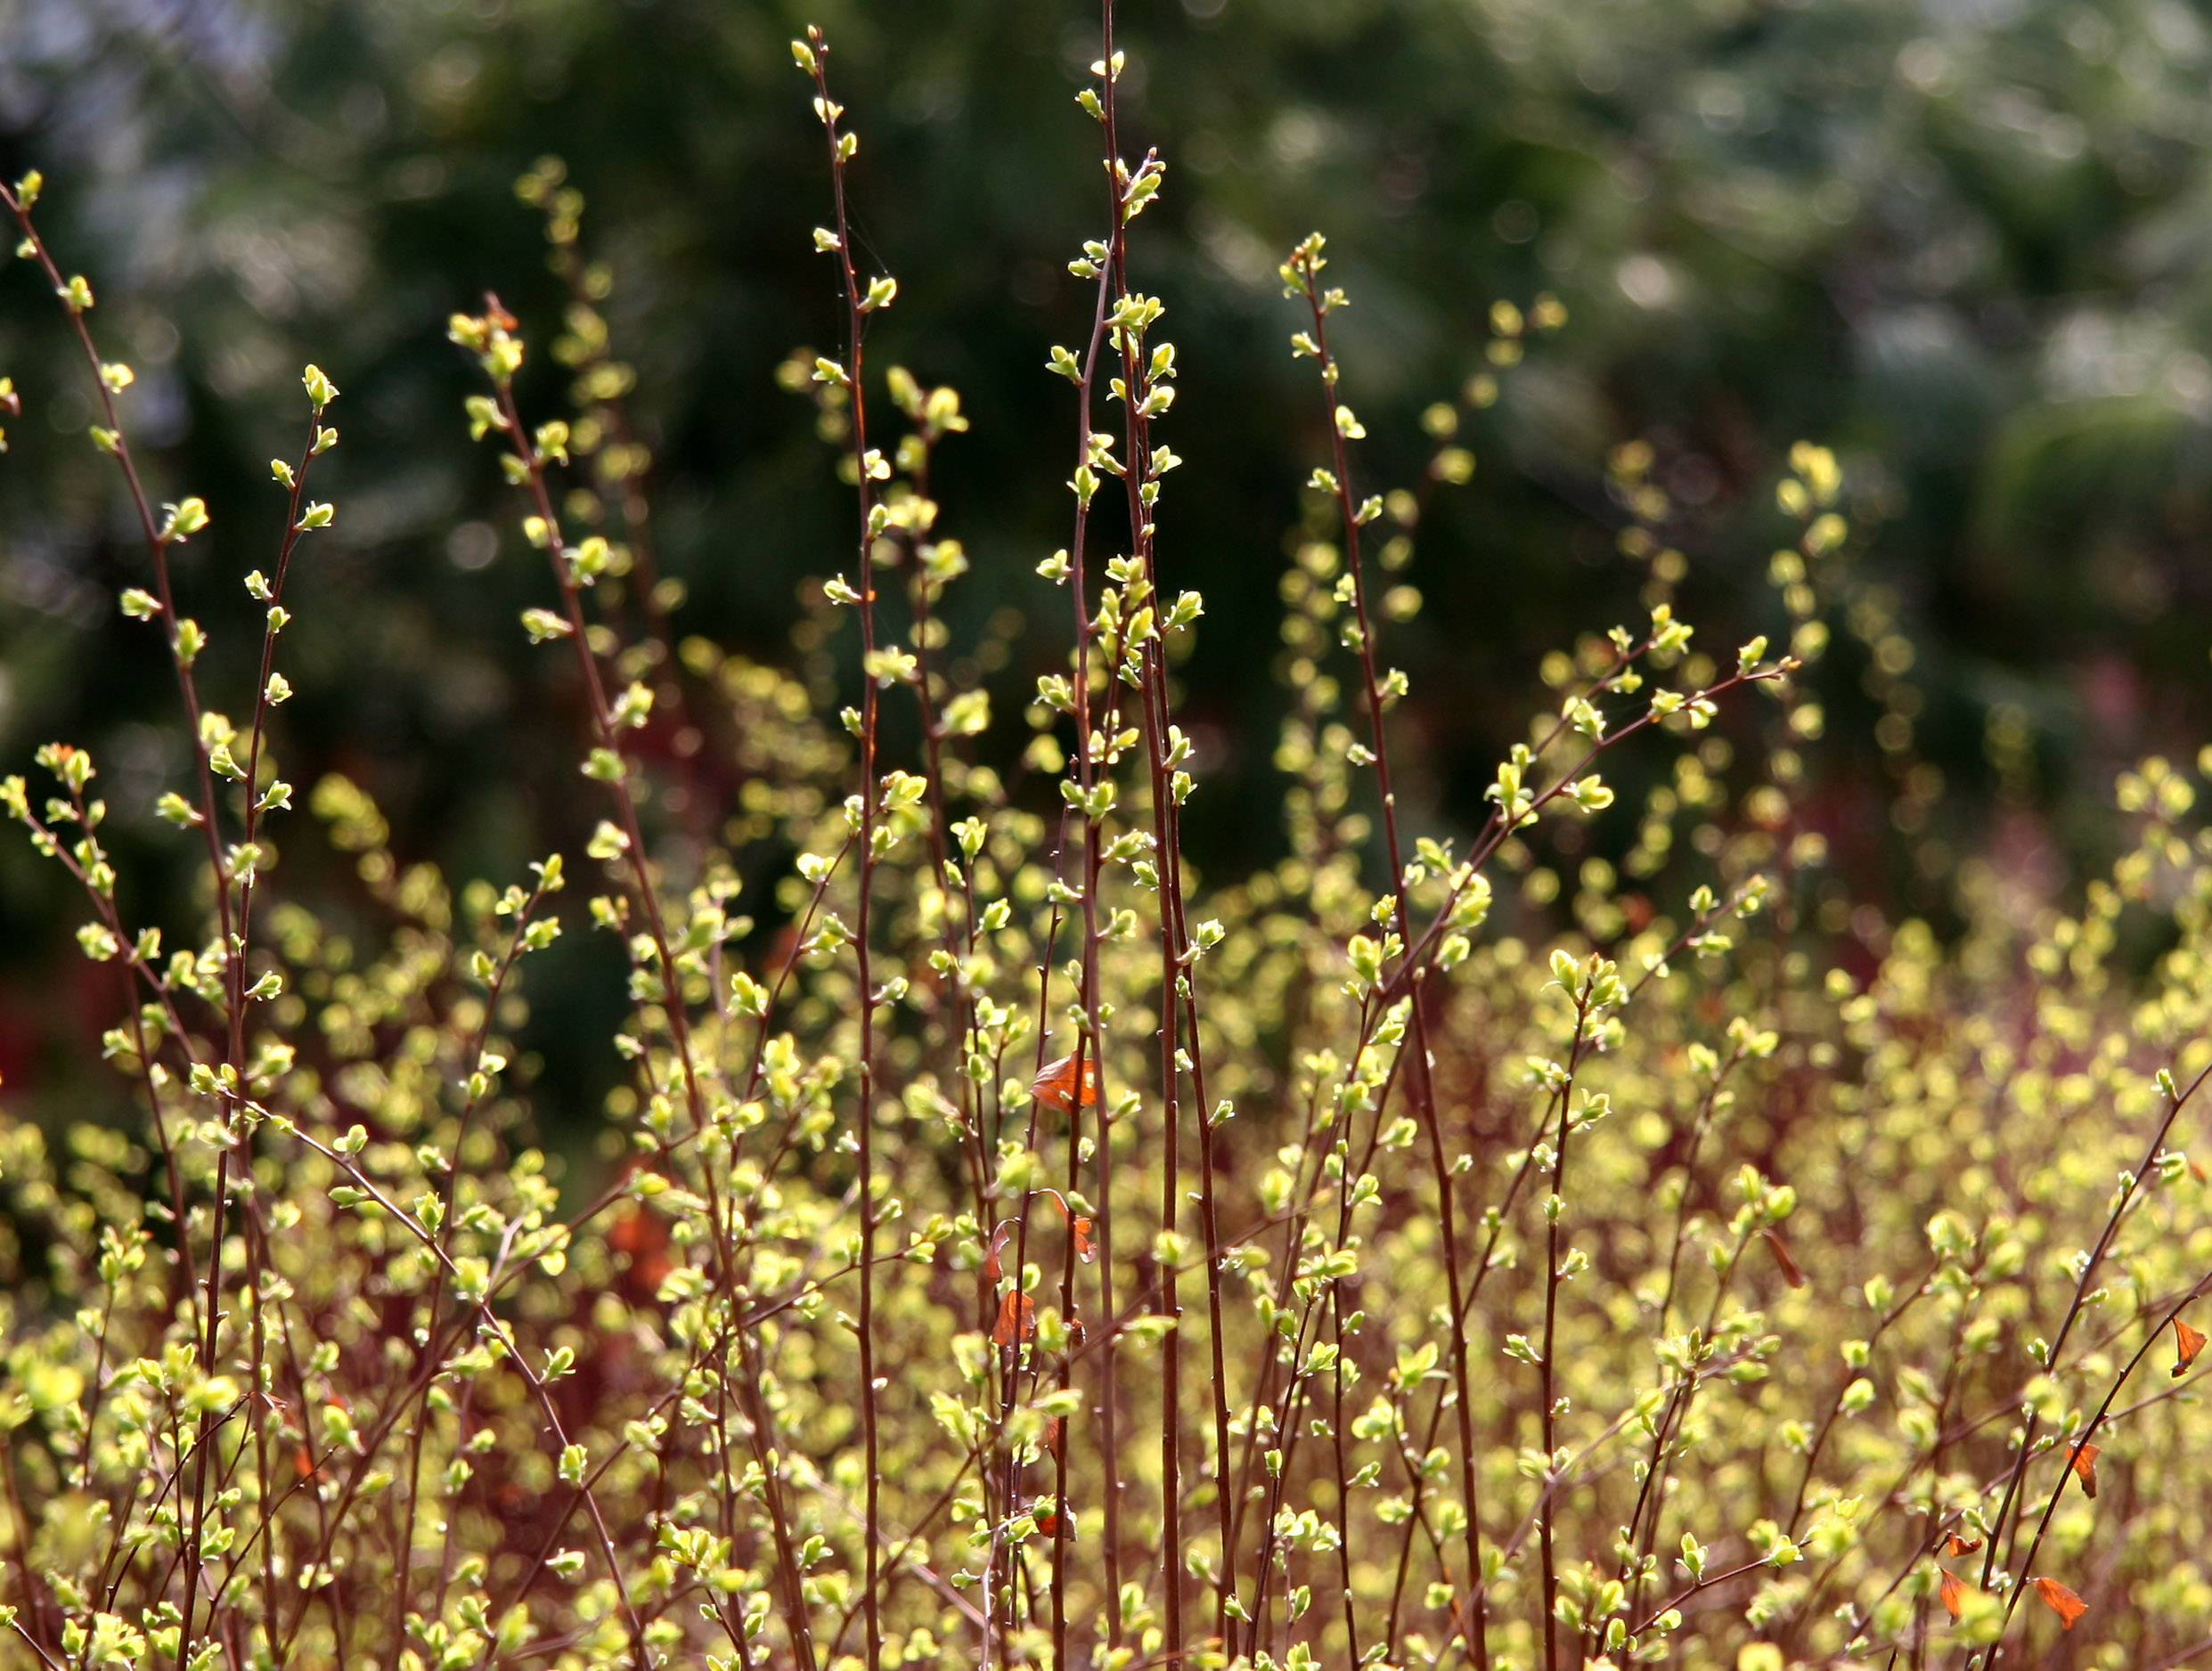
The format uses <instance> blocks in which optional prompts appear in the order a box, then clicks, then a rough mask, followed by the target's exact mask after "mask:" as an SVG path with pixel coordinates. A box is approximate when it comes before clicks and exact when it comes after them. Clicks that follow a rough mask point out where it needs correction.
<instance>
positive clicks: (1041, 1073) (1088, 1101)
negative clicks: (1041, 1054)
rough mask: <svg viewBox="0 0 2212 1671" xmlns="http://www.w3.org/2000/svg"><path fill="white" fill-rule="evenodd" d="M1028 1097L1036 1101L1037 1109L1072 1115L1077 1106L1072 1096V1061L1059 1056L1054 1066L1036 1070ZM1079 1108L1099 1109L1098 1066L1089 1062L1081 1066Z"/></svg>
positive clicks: (1075, 1097)
mask: <svg viewBox="0 0 2212 1671" xmlns="http://www.w3.org/2000/svg"><path fill="white" fill-rule="evenodd" d="M1029 1094H1030V1095H1031V1096H1034V1097H1035V1098H1036V1099H1037V1102H1038V1104H1039V1106H1041V1107H1044V1108H1049V1109H1050V1110H1051V1111H1052V1112H1053V1113H1056V1114H1065V1113H1073V1112H1074V1110H1075V1109H1076V1107H1077V1106H1078V1103H1079V1099H1078V1097H1077V1096H1076V1092H1075V1058H1074V1057H1073V1056H1062V1057H1060V1058H1059V1060H1057V1062H1048V1063H1046V1064H1044V1066H1043V1067H1042V1068H1041V1069H1039V1070H1038V1072H1037V1077H1036V1079H1035V1080H1033V1081H1032V1083H1031V1085H1030V1088H1029ZM1080 1104H1081V1106H1082V1107H1084V1108H1096V1107H1097V1106H1098V1065H1097V1064H1095V1063H1093V1062H1091V1061H1090V1060H1089V1059H1088V1058H1086V1059H1085V1060H1084V1063H1083V1087H1082V1097H1081V1098H1080Z"/></svg>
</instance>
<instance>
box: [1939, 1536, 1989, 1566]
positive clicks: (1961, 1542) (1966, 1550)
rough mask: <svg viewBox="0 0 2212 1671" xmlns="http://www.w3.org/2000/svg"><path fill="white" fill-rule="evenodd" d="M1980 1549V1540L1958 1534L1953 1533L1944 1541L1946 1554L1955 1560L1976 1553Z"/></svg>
mask: <svg viewBox="0 0 2212 1671" xmlns="http://www.w3.org/2000/svg"><path fill="white" fill-rule="evenodd" d="M1980 1547H1981V1539H1980V1538H1979V1537H1960V1536H1959V1535H1958V1534H1957V1533H1956V1532H1953V1533H1952V1534H1951V1535H1950V1536H1949V1537H1947V1538H1945V1539H1944V1540H1943V1549H1944V1553H1946V1554H1947V1555H1950V1556H1952V1557H1953V1558H1954V1559H1955V1558H1956V1557H1958V1556H1960V1555H1971V1554H1972V1553H1974V1551H1976V1550H1977V1549H1979V1548H1980Z"/></svg>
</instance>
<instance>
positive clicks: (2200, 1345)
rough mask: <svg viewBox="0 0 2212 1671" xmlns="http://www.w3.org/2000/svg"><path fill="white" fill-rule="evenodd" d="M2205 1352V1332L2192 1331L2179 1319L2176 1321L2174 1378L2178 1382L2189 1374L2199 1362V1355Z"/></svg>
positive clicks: (2176, 1318) (2199, 1330)
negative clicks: (2193, 1365) (2194, 1364)
mask: <svg viewBox="0 0 2212 1671" xmlns="http://www.w3.org/2000/svg"><path fill="white" fill-rule="evenodd" d="M2202 1350H2204V1332H2203V1331H2202V1330H2201V1329H2192V1328H2191V1327H2190V1326H2189V1325H2187V1324H2186V1323H2184V1322H2183V1321H2182V1320H2181V1319H2180V1318H2179V1317H2175V1319H2174V1378H2175V1380H2176V1381H2178V1380H2180V1379H2181V1378H2182V1377H2183V1375H2186V1374H2187V1373H2189V1366H2190V1365H2192V1364H2193V1363H2195V1362H2196V1361H2197V1354H2198V1353H2199V1352H2201V1351H2202Z"/></svg>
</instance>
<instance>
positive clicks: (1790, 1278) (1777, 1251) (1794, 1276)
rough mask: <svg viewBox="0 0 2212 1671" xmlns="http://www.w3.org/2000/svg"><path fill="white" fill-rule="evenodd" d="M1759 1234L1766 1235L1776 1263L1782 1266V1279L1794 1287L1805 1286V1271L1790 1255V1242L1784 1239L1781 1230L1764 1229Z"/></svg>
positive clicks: (1768, 1246) (1769, 1249)
mask: <svg viewBox="0 0 2212 1671" xmlns="http://www.w3.org/2000/svg"><path fill="white" fill-rule="evenodd" d="M1759 1234H1760V1235H1763V1236H1765V1237H1766V1239H1767V1249H1768V1251H1771V1252H1772V1253H1773V1254H1774V1256H1775V1264H1777V1265H1779V1266H1781V1267H1782V1280H1783V1282H1785V1283H1787V1284H1790V1286H1791V1287H1792V1288H1802V1287H1804V1286H1805V1273H1804V1272H1803V1271H1802V1270H1800V1268H1798V1262H1797V1260H1796V1259H1792V1257H1791V1256H1790V1244H1789V1243H1786V1242H1784V1241H1783V1239H1782V1236H1781V1235H1780V1233H1779V1232H1776V1231H1774V1230H1763V1231H1761V1232H1760V1233H1759Z"/></svg>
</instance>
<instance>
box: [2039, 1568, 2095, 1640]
mask: <svg viewBox="0 0 2212 1671" xmlns="http://www.w3.org/2000/svg"><path fill="white" fill-rule="evenodd" d="M2036 1594H2037V1595H2039V1596H2041V1597H2042V1598H2043V1604H2044V1605H2045V1607H2047V1608H2049V1609H2050V1610H2052V1611H2053V1613H2056V1614H2057V1615H2058V1616H2059V1624H2060V1626H2061V1628H2063V1629H2066V1630H2071V1629H2073V1628H2074V1621H2075V1620H2076V1619H2077V1618H2080V1617H2081V1616H2082V1615H2083V1614H2084V1613H2086V1612H2087V1611H2088V1610H2089V1603H2088V1602H2085V1601H2083V1600H2082V1599H2081V1597H2079V1596H2078V1595H2076V1594H2074V1593H2073V1592H2072V1591H2071V1590H2069V1589H2068V1588H2067V1587H2066V1586H2065V1585H2062V1584H2061V1583H2060V1582H2059V1581H2058V1580H2057V1579H2056V1578H2037V1580H2036Z"/></svg>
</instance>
